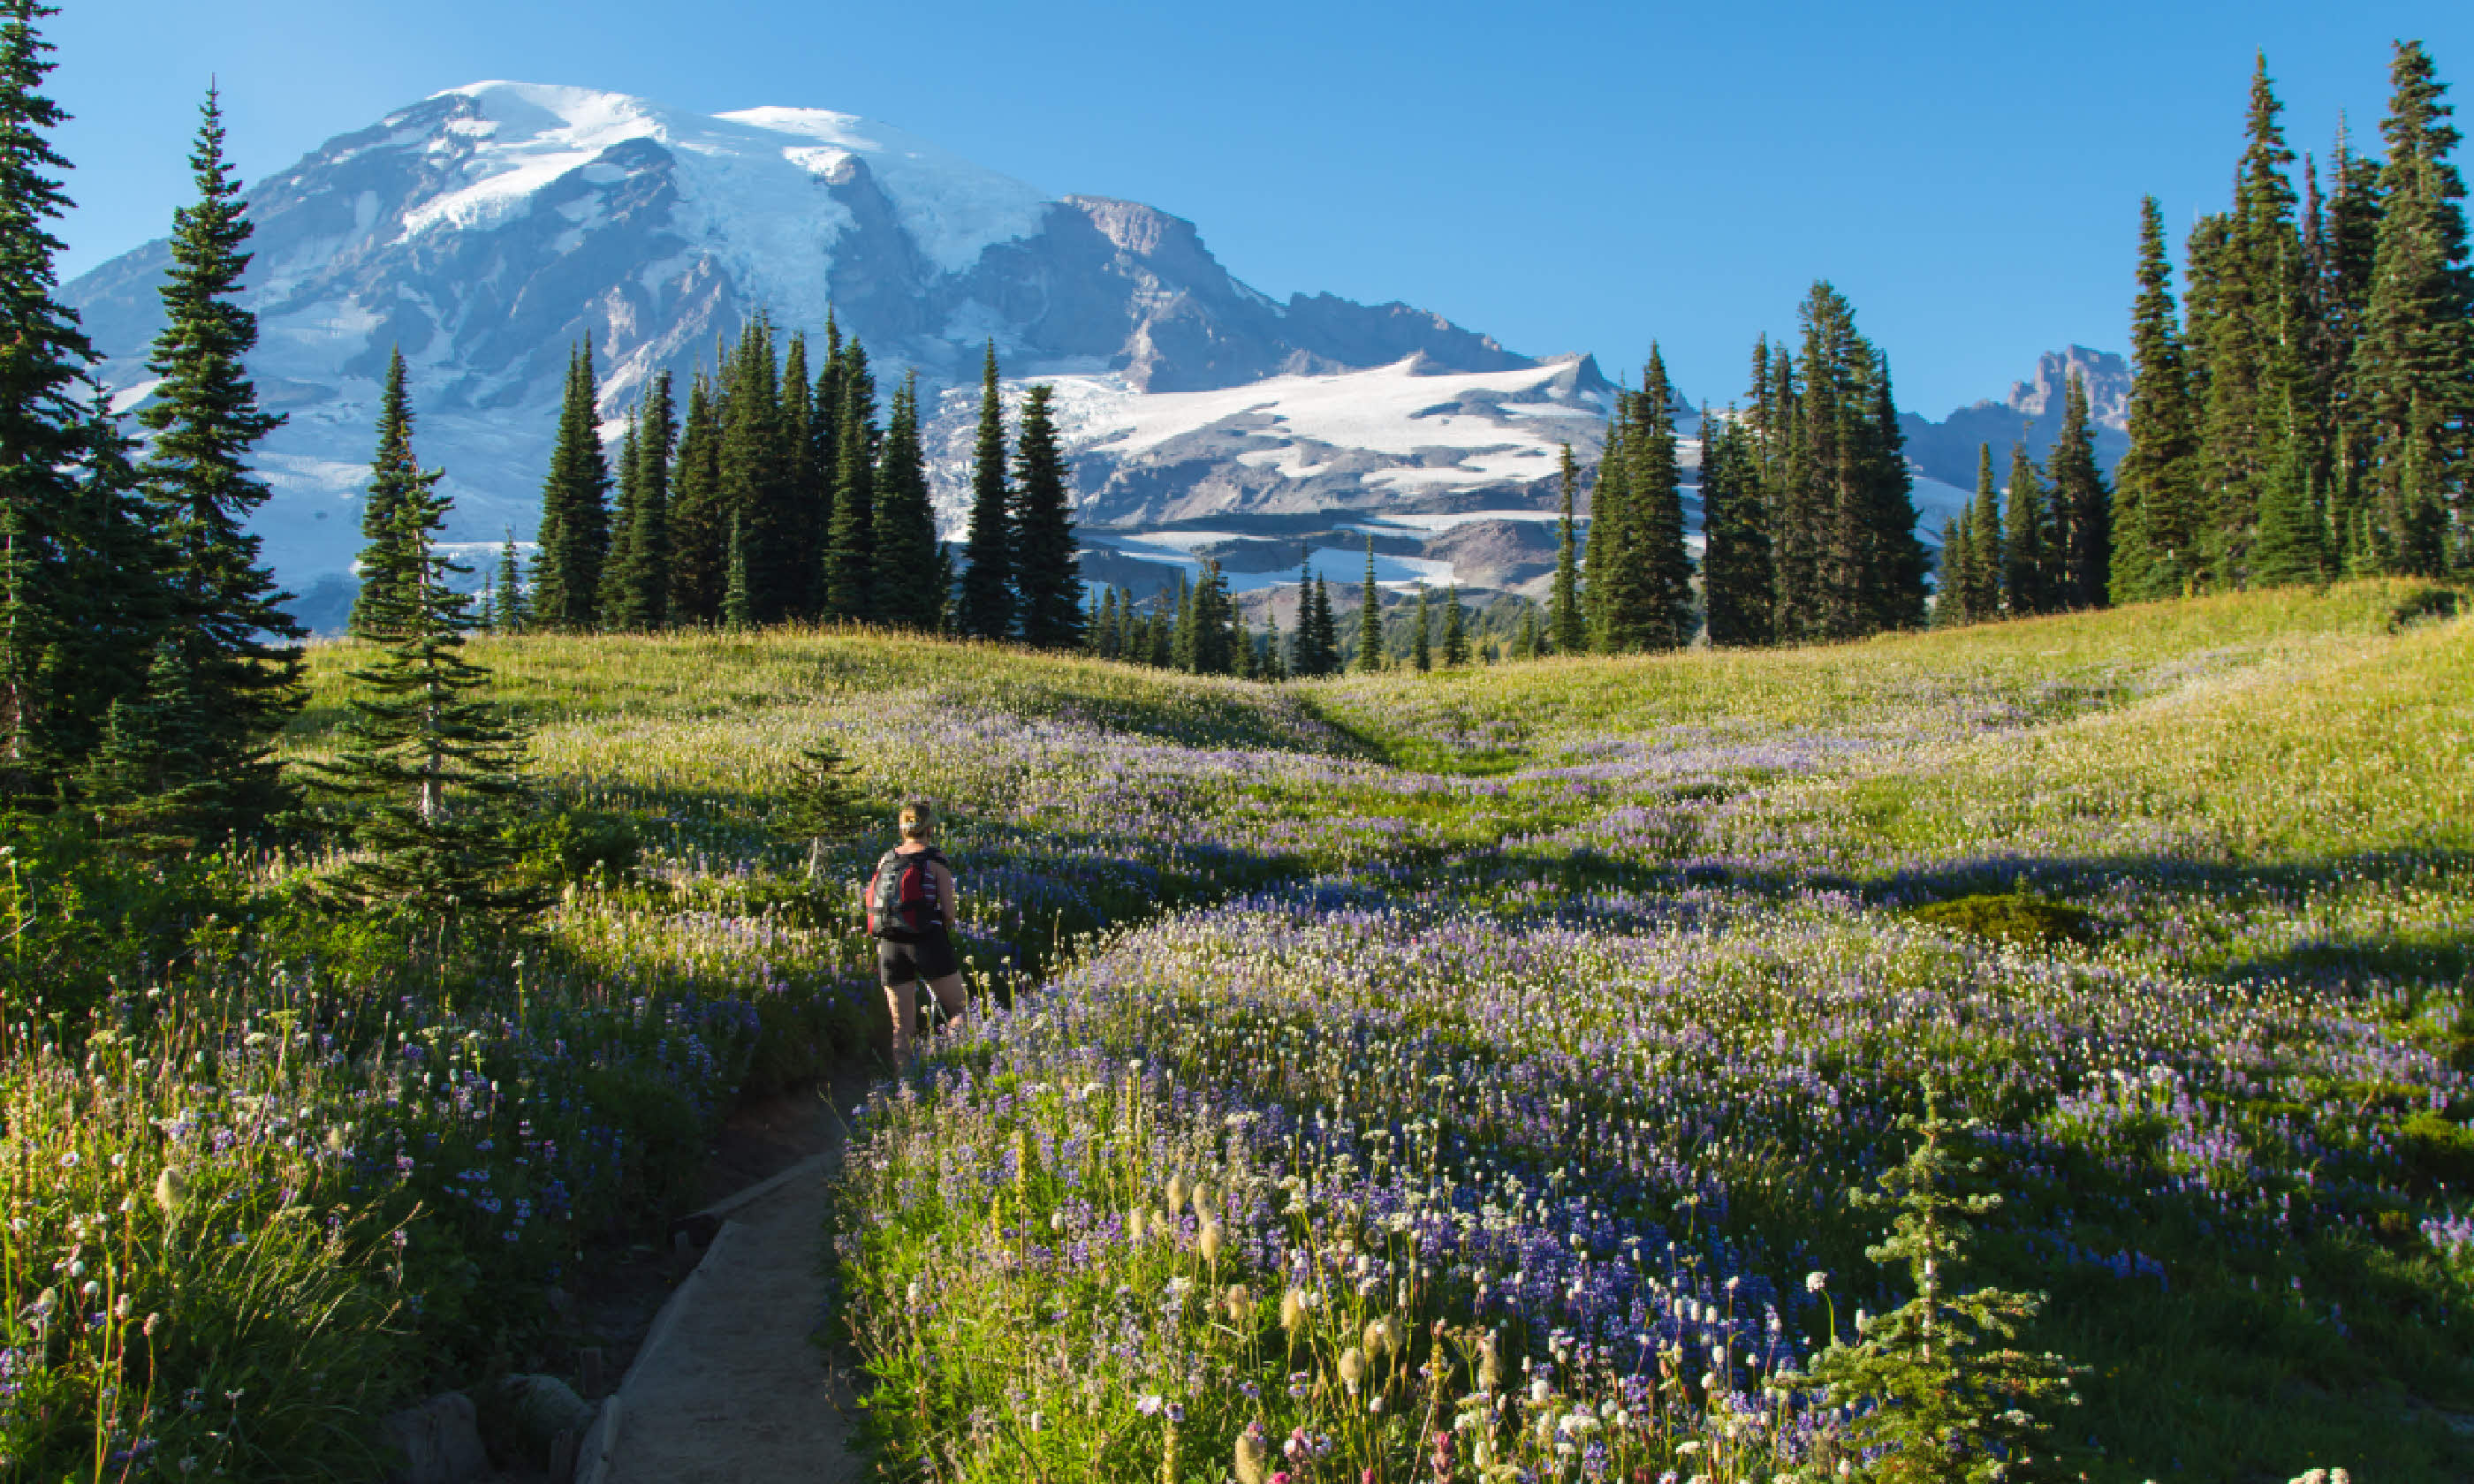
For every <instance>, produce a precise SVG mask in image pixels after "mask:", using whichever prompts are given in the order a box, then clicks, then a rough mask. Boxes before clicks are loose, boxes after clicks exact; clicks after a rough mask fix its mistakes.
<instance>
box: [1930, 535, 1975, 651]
mask: <svg viewBox="0 0 2474 1484" xmlns="http://www.w3.org/2000/svg"><path fill="white" fill-rule="evenodd" d="M1974 561H1975V559H1974V556H1973V555H1972V554H1971V553H1970V551H1969V550H1968V518H1967V513H1966V512H1964V511H1962V512H1960V513H1959V514H1958V515H1949V516H1945V517H1943V519H1942V523H1941V564H1940V568H1939V572H1938V575H1937V577H1936V578H1935V581H1934V584H1933V588H1934V591H1933V610H1932V613H1933V627H1934V628H1936V629H1955V628H1957V627H1959V626H1960V625H1962V624H1968V623H1973V622H1975V621H1976V617H1975V614H1974V613H1973V612H1972V611H1970V609H1969V604H1968V600H1969V598H1970V597H1971V596H1972V594H1971V593H1970V592H1969V591H1968V586H1969V583H1970V582H1971V580H1972V579H1973V575H1974V573H1973V566H1974Z"/></svg>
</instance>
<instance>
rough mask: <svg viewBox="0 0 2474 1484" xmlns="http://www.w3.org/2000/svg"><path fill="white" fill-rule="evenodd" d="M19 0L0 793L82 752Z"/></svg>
mask: <svg viewBox="0 0 2474 1484" xmlns="http://www.w3.org/2000/svg"><path fill="white" fill-rule="evenodd" d="M54 13H55V12H54V11H53V9H52V8H51V7H49V6H44V5H38V4H34V3H31V0H8V3H7V4H6V5H5V6H0V344H6V345H7V346H8V347H9V353H8V354H7V355H5V356H0V794H5V795H7V796H11V797H14V798H19V799H25V798H30V797H38V796H42V795H46V794H49V793H51V792H52V791H53V785H54V783H55V782H56V780H57V779H58V778H59V775H60V770H61V768H62V767H64V766H66V765H68V764H70V763H72V762H74V761H75V760H76V758H77V756H78V755H79V754H81V753H82V752H83V751H84V748H83V745H82V744H81V743H80V742H79V741H78V740H76V733H77V732H78V731H79V730H82V729H80V728H78V727H77V726H76V725H75V724H74V722H73V721H72V720H71V719H70V718H69V717H67V716H66V715H64V714H63V713H64V710H65V708H64V707H61V706H58V705H57V704H56V686H55V684H54V682H53V677H54V675H55V673H56V671H57V669H59V668H60V667H61V666H62V665H64V664H66V663H69V662H70V661H69V659H68V653H67V649H68V647H69V646H73V644H74V635H75V634H77V633H78V632H79V630H80V628H81V618H80V615H79V614H78V613H77V611H76V610H77V593H76V588H75V586H74V585H73V583H72V581H71V579H70V575H69V572H68V570H67V563H66V562H65V560H64V551H63V541H64V539H65V533H64V531H63V529H62V528H63V526H64V525H65V524H66V523H67V521H68V520H69V518H70V517H69V511H70V508H71V506H72V505H73V504H74V502H75V500H76V498H77V496H76V489H75V474H74V470H75V468H76V466H77V464H78V462H79V456H80V454H81V452H82V451H83V449H84V446H85V429H84V428H83V426H82V423H83V418H82V416H81V409H80V407H79V405H78V397H79V393H80V388H81V382H82V380H83V378H84V377H85V370H86V367H87V366H88V365H89V364H91V363H92V361H93V360H94V350H93V348H92V347H90V346H89V345H87V343H86V339H85V332H84V331H83V330H82V329H81V328H80V327H79V325H78V319H77V315H76V313H75V311H73V310H71V309H69V308H68V307H67V306H66V305H64V304H62V303H61V301H60V299H59V297H58V292H57V291H58V289H59V285H60V275H59V272H58V270H57V269H56V268H55V266H54V258H55V255H56V254H58V253H59V252H60V251H61V246H62V245H61V241H60V239H59V238H58V237H56V236H54V235H53V233H52V227H51V224H52V223H53V222H55V221H57V220H59V219H60V218H61V216H62V215H64V214H65V213H66V212H67V210H68V207H69V200H68V197H67V196H66V195H65V194H63V193H62V191H61V182H60V180H59V179H58V177H59V174H60V173H61V172H64V171H66V170H67V169H68V161H67V160H65V159H63V158H61V156H60V155H59V154H58V153H57V152H55V151H54V150H53V148H52V146H51V142H50V138H49V136H50V135H51V134H52V133H53V132H56V131H57V130H59V129H60V128H61V126H62V125H63V124H65V123H67V122H68V115H67V114H66V113H64V112H62V111H61V108H60V107H59V105H57V104H55V103H54V102H53V101H52V100H51V99H49V98H47V97H45V96H44V95H43V92H42V87H43V79H44V77H45V76H46V75H48V74H49V73H50V72H51V70H52V66H53V63H52V62H51V61H50V60H48V54H49V53H50V51H51V49H52V48H51V44H50V43H49V42H47V41H45V40H43V38H42V36H41V35H40V34H39V32H38V31H37V30H36V26H37V24H38V23H39V22H40V21H42V20H43V19H45V18H47V17H49V16H50V15H52V14H54Z"/></svg>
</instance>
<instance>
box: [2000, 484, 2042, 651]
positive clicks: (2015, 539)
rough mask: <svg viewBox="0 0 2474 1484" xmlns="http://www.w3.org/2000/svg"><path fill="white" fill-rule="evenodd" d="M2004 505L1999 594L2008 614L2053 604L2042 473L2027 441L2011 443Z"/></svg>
mask: <svg viewBox="0 0 2474 1484" xmlns="http://www.w3.org/2000/svg"><path fill="white" fill-rule="evenodd" d="M2007 493H2008V495H2009V509H2008V510H2006V511H2004V512H2003V513H2002V519H2001V595H2002V599H2003V606H2004V609H2005V610H2006V611H2007V612H2008V613H2009V614H2010V616H2011V617H2013V618H2025V617H2026V616H2027V615H2029V614H2031V613H2042V612H2046V611H2049V610H2050V609H2051V607H2052V596H2051V593H2052V584H2051V577H2052V563H2053V553H2052V538H2051V532H2050V525H2049V524H2048V520H2049V517H2048V515H2047V496H2046V492H2045V481H2044V478H2043V477H2042V476H2041V475H2040V474H2038V473H2037V471H2036V461H2035V460H2033V459H2031V458H2029V457H2027V445H2026V444H2025V443H2012V444H2011V445H2010V487H2009V490H2008V491H2007Z"/></svg>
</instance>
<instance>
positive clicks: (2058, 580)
mask: <svg viewBox="0 0 2474 1484" xmlns="http://www.w3.org/2000/svg"><path fill="white" fill-rule="evenodd" d="M2062 408H2063V411H2062V430H2061V432H2060V433H2059V434H2058V435H2056V436H2055V438H2054V440H2053V447H2052V451H2051V452H2050V453H2049V454H2048V455H2046V459H2045V467H2046V469H2047V470H2048V471H2049V473H2050V476H2051V479H2052V491H2051V511H2052V518H2053V529H2052V541H2053V551H2052V557H2053V562H2052V570H2053V574H2054V581H2053V585H2052V591H2051V592H2050V598H2051V600H2052V604H2053V606H2054V607H2055V608H2057V609H2082V608H2102V607H2104V606H2105V604H2106V603H2107V602H2109V601H2110V594H2111V592H2112V560H2113V518H2112V516H2113V511H2112V504H2113V497H2112V491H2109V490H2107V489H2106V488H2105V483H2104V471H2103V470H2102V469H2101V468H2099V467H2098V466H2097V462H2096V437H2095V432H2094V430H2093V429H2092V428H2091V427H2090V425H2089V420H2088V395H2087V384H2086V382H2085V381H2084V380H2082V379H2081V378H2080V376H2079V375H2078V373H2077V372H2075V371H2074V372H2072V373H2071V378H2070V385H2069V386H2068V388H2066V389H2065V390H2064V392H2063V402H2062Z"/></svg>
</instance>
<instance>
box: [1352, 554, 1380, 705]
mask: <svg viewBox="0 0 2474 1484" xmlns="http://www.w3.org/2000/svg"><path fill="white" fill-rule="evenodd" d="M1358 590H1359V592H1360V593H1361V595H1362V596H1363V597H1364V598H1365V600H1366V601H1365V602H1364V603H1362V604H1361V605H1359V607H1358V610H1357V668H1358V669H1359V670H1361V671H1363V672H1364V673H1366V674H1368V675H1372V674H1374V673H1376V672H1377V671H1379V670H1381V669H1382V668H1383V659H1384V655H1383V594H1382V593H1381V592H1380V591H1379V590H1378V589H1377V588H1376V587H1375V586H1374V538H1372V537H1368V538H1367V539H1366V582H1365V584H1364V586H1361V587H1360V588H1359V589H1358Z"/></svg>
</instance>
